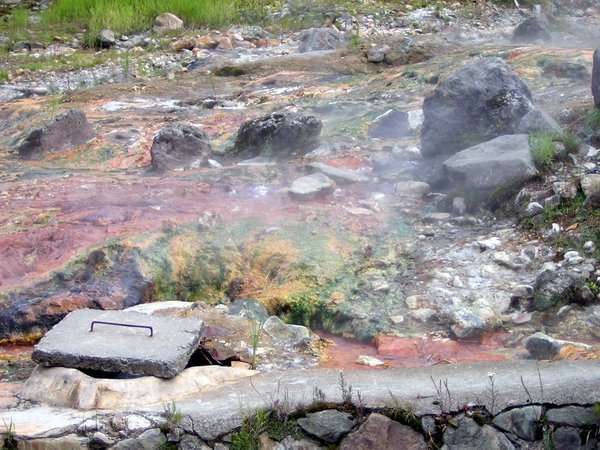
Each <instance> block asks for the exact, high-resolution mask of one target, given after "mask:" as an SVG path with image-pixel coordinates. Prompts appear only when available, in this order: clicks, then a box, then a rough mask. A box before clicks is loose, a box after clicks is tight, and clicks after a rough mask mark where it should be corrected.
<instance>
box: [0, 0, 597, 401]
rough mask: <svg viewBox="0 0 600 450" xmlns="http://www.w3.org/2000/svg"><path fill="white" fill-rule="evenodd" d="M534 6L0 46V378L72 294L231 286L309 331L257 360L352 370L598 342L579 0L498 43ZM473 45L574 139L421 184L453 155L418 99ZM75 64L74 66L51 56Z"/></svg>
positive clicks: (195, 296) (159, 295) (18, 376)
mask: <svg viewBox="0 0 600 450" xmlns="http://www.w3.org/2000/svg"><path fill="white" fill-rule="evenodd" d="M292 12H293V11H292ZM323 12H325V13H326V12H327V11H323ZM283 13H285V11H284V12H283ZM531 13H532V10H529V9H523V10H517V9H516V8H513V7H509V8H507V7H502V6H498V5H494V4H485V3H480V4H475V5H471V6H469V7H464V8H463V7H460V5H455V6H450V5H448V7H447V8H442V9H439V8H438V9H437V10H436V9H434V8H428V9H416V10H413V11H405V12H398V11H394V10H392V9H390V8H387V9H386V8H383V7H382V8H379V9H378V8H375V9H374V10H373V12H372V14H363V15H357V16H356V17H354V19H353V18H352V17H349V13H348V12H347V11H335V14H334V15H333V17H336V19H335V23H334V24H335V28H332V27H330V26H326V27H323V28H317V29H315V30H314V31H312V32H307V31H303V32H285V33H281V32H280V33H274V32H267V31H265V30H264V29H261V28H259V27H234V28H233V27H232V28H231V29H229V30H226V31H220V32H216V31H212V32H206V33H201V34H197V33H195V32H181V33H178V34H175V35H173V36H174V37H165V36H164V35H160V34H157V33H154V32H150V31H149V32H147V33H143V34H140V35H136V36H127V37H126V38H125V37H121V38H120V39H119V38H118V37H117V38H116V39H115V43H114V44H113V45H112V46H111V48H110V49H107V50H101V51H98V52H92V51H91V50H85V49H82V48H81V44H80V42H79V41H78V40H77V39H75V40H74V41H73V42H59V43H54V44H52V45H46V46H39V47H38V46H36V45H31V43H29V44H30V45H26V44H27V43H25V44H23V43H17V42H12V43H10V48H11V51H10V52H8V54H7V56H6V58H5V59H4V60H3V61H2V62H1V63H0V68H1V69H3V70H5V71H6V72H7V73H8V76H7V78H8V80H7V81H6V82H4V83H3V84H1V85H0V98H2V99H3V103H2V104H1V105H0V117H1V118H2V122H1V123H0V204H1V205H2V208H0V249H1V254H2V258H1V259H0V300H1V301H0V316H1V317H2V323H3V327H2V328H1V329H0V339H2V341H3V342H5V343H6V344H7V346H5V347H3V349H2V360H3V361H7V363H6V364H3V365H2V368H1V369H0V374H1V376H2V380H3V381H7V382H14V381H15V380H16V381H19V380H23V379H24V378H25V377H26V376H27V375H28V374H29V372H30V370H31V368H32V367H31V365H30V363H29V362H28V355H29V350H28V347H27V346H23V344H26V343H31V342H35V340H36V339H38V338H39V337H40V336H41V335H42V334H43V333H44V332H45V330H47V329H48V327H50V326H52V325H53V324H55V323H56V322H57V321H58V320H60V318H62V317H63V316H64V315H65V314H66V313H67V312H69V311H71V310H73V309H77V308H82V307H92V308H101V309H121V308H125V307H131V306H134V305H138V304H143V303H151V302H160V301H164V300H180V301H185V302H196V303H194V305H196V306H197V307H195V309H197V310H204V311H205V314H206V315H207V316H206V317H205V318H204V320H214V321H215V323H219V322H223V321H224V320H225V319H223V317H235V316H234V315H231V316H226V315H225V312H226V311H229V312H230V313H231V314H233V313H234V311H236V308H238V307H239V305H240V301H242V300H245V299H251V300H252V302H253V303H252V304H255V305H256V304H258V303H260V304H261V305H262V307H264V308H265V311H264V318H266V317H268V316H270V315H277V316H279V317H280V318H281V319H283V320H284V321H287V322H289V323H295V324H299V325H306V326H308V327H309V328H311V329H313V330H314V331H316V332H317V333H319V332H322V334H323V336H324V337H325V338H327V339H328V340H329V341H330V342H329V344H328V345H326V344H327V343H326V342H324V341H323V340H319V339H317V338H315V337H314V336H311V338H310V339H309V341H311V342H312V345H310V346H306V341H304V342H303V346H301V347H300V349H298V348H296V349H295V350H294V351H296V352H297V354H296V356H294V353H293V352H292V353H290V354H285V352H283V353H282V351H280V350H271V351H265V352H263V353H262V354H260V355H259V358H258V362H259V369H261V365H262V370H272V369H281V368H282V367H288V368H289V367H307V366H310V365H314V364H317V363H318V362H319V361H320V364H321V365H324V366H328V367H334V368H349V367H351V368H356V369H358V368H361V367H366V366H364V365H359V364H356V360H357V358H358V357H359V355H365V356H371V357H373V358H374V360H368V361H369V364H375V365H377V364H379V365H380V366H381V367H390V366H391V367H403V366H407V365H433V364H440V363H454V362H461V361H463V362H464V361H471V360H499V359H511V358H513V359H515V358H516V359H520V358H526V357H532V356H533V357H537V358H540V359H551V358H567V359H581V358H593V357H595V356H596V355H597V351H596V350H595V345H596V343H597V339H598V337H599V336H598V329H599V328H598V323H599V322H598V321H600V309H599V307H598V299H599V295H600V288H599V285H600V282H598V277H599V275H600V274H599V272H598V270H599V267H598V257H599V256H600V255H599V254H598V248H600V238H599V236H598V231H597V230H598V227H599V226H600V223H599V219H598V217H599V216H598V205H597V204H596V203H593V198H595V197H594V196H595V195H597V194H594V192H597V189H598V185H597V184H594V183H597V181H595V180H597V179H596V178H595V177H596V176H597V175H596V174H597V173H598V171H599V167H600V166H599V164H600V156H599V153H598V150H596V146H597V145H598V143H599V141H598V136H597V134H596V131H595V130H594V129H593V127H591V126H590V125H589V123H587V122H586V114H588V111H590V110H591V109H592V108H593V106H594V99H593V97H592V92H591V90H590V84H591V78H592V59H593V58H592V53H593V48H594V46H596V45H597V43H598V42H599V40H600V36H599V33H598V30H599V29H600V27H599V26H598V25H599V24H600V12H599V11H598V9H597V5H594V4H586V3H585V2H579V3H578V4H573V3H572V2H555V3H554V4H553V7H551V8H550V7H548V8H545V10H544V11H543V13H544V14H545V17H546V22H544V21H542V25H543V29H544V30H545V33H547V34H544V32H541V33H539V32H538V34H537V35H534V36H533V37H532V36H529V37H528V38H527V39H525V41H521V40H520V38H519V39H517V40H516V42H515V39H514V33H515V27H516V26H517V25H518V24H519V23H521V22H522V21H523V20H524V19H525V18H526V17H527V16H528V15H530V14H531ZM331 17H332V15H331V14H326V15H325V16H324V18H323V20H322V23H319V24H318V25H319V26H321V25H323V24H324V25H329V22H328V21H330V19H331ZM357 27H358V38H359V39H353V37H354V36H355V35H356V29H357ZM338 29H339V30H340V31H339V33H338V32H336V31H335V30H338ZM544 30H542V31H544ZM17 44H18V45H17ZM485 57H499V58H501V60H502V64H506V65H507V66H508V67H510V69H512V71H513V72H514V74H516V76H518V77H519V79H521V80H523V81H524V82H525V83H526V85H527V86H528V89H529V90H530V91H531V95H530V96H528V94H526V93H525V94H523V98H525V100H526V104H527V108H535V109H537V110H541V111H545V112H546V113H548V114H549V115H550V116H551V117H552V118H553V119H554V120H555V121H556V122H557V124H556V126H557V127H560V128H561V129H562V130H564V131H565V132H568V133H571V134H572V135H574V136H576V137H577V138H578V139H579V140H580V141H582V144H581V145H580V146H579V147H578V148H577V149H571V153H570V154H569V155H566V154H561V151H562V150H565V147H566V142H565V144H564V145H563V147H562V150H561V147H560V144H559V143H558V141H556V142H554V143H552V148H553V151H554V153H555V155H554V156H555V157H554V158H551V160H550V161H549V162H548V163H547V164H546V165H545V166H544V165H541V166H540V164H539V161H538V162H537V166H535V167H534V165H533V161H532V162H531V164H530V166H529V167H530V169H531V170H532V171H534V172H532V173H534V175H533V176H531V177H530V178H531V179H530V180H529V181H528V183H527V184H526V185H525V189H523V190H522V189H521V188H522V187H523V185H519V186H518V187H519V189H515V188H513V187H512V185H511V186H508V185H507V184H506V183H505V184H497V185H495V186H494V191H493V194H494V195H491V193H490V192H487V191H486V192H487V194H486V199H485V201H482V200H481V199H480V198H477V201H476V200H475V197H476V196H473V195H470V194H472V193H474V192H480V191H482V189H483V188H482V187H481V186H475V185H469V184H464V183H463V184H461V183H459V182H458V181H456V180H457V179H452V180H446V179H444V178H443V176H440V167H441V166H440V165H443V164H446V166H445V167H446V170H458V169H455V168H453V169H448V167H450V166H448V165H447V164H448V162H447V161H446V159H447V158H448V157H449V156H450V154H446V155H437V154H436V155H433V154H432V150H430V148H431V146H429V147H428V145H429V144H428V142H431V139H430V137H429V136H430V132H431V130H432V125H431V119H430V117H431V116H430V115H428V114H431V113H428V111H427V108H426V107H424V99H425V98H426V97H427V96H430V95H431V94H433V93H435V92H436V90H437V92H441V90H442V87H443V86H444V84H443V83H444V80H446V79H448V78H450V79H451V77H452V74H456V73H459V72H460V71H461V69H463V68H464V67H466V66H468V65H469V64H470V63H472V62H477V61H481V60H484V58H485ZM76 59H78V60H79V61H82V60H83V59H85V60H86V61H87V60H90V59H92V60H94V61H95V62H96V65H94V66H93V67H89V68H78V67H80V66H68V65H69V64H73V63H74V61H75V60H76ZM33 61H42V62H43V63H45V67H42V68H39V66H35V67H37V69H36V70H35V71H34V70H32V69H31V67H34V66H32V65H31V62H33ZM28 64H29V65H28ZM67 66H68V67H67ZM502 70H504V69H502ZM484 78H485V79H487V78H489V77H487V78H486V77H484ZM448 84H450V83H448ZM507 104H509V105H510V104H511V102H507ZM70 110H78V111H82V112H83V115H84V116H85V117H83V116H78V115H70V116H64V114H65V113H67V112H68V111H70ZM390 110H391V111H392V112H391V113H389V112H388V111H390ZM424 110H425V111H424ZM272 113H276V115H273V114H272ZM277 114H279V115H277ZM268 115H270V116H268ZM513 115H514V114H512V115H510V117H509V119H511V118H512V116H513ZM521 116H522V114H521ZM521 116H519V119H520V118H521ZM65 117H66V119H65ZM428 117H429V119H428ZM259 118H262V119H259ZM248 120H253V121H254V122H252V123H251V124H250V125H251V126H250V125H248V122H246V121H248ZM498 120H505V117H504V116H499V119H498ZM511 120H512V119H511ZM428 121H429V122H428ZM444 122H446V121H438V122H437V123H435V126H434V127H433V129H434V131H435V130H437V133H438V136H441V138H440V139H441V141H442V145H436V146H434V147H435V148H445V147H448V151H449V147H450V146H451V142H452V139H451V135H452V133H453V130H457V129H459V130H462V129H463V127H464V132H461V134H460V136H458V137H457V139H456V140H455V141H456V142H455V143H456V145H457V146H458V147H462V148H460V149H455V150H454V151H459V150H462V149H464V148H466V147H470V146H471V145H474V144H478V143H479V142H480V141H481V140H484V139H482V137H481V136H479V134H480V130H468V129H467V125H455V124H454V123H453V122H452V120H448V121H447V124H445V123H444ZM469 122H470V123H474V122H476V120H474V119H471V120H469ZM288 123H291V124H293V125H287V124H288ZM548 123H549V122H548ZM55 124H58V125H55ZM178 124H182V125H178ZM183 124H185V126H189V125H192V126H194V127H197V128H185V126H184V125H183ZM242 124H244V127H246V128H244V127H242ZM281 124H283V125H281ZM298 124H300V125H298ZM519 126H520V125H519ZM240 127H242V128H240ZM261 127H262V128H261ZM277 127H281V128H277ZM511 127H512V128H511V129H513V131H514V129H516V128H517V125H516V124H515V125H514V126H513V125H511ZM265 129H267V130H268V129H278V130H280V129H283V131H281V132H279V131H278V133H280V134H279V135H278V134H274V135H268V134H267V135H268V136H269V137H268V138H264V136H265V135H264V134H261V133H262V131H260V130H265ZM34 130H40V131H38V132H34V134H33V135H32V134H31V133H32V131H34ZM161 130H162V131H161ZM165 130H167V131H165ZM202 130H203V131H202ZM244 130H246V131H244ZM256 130H258V131H256ZM439 130H442V132H440V131H439ZM159 132H160V133H159ZM163 133H164V134H163ZM497 134H512V133H497ZM160 136H163V137H162V138H160ZM422 136H423V139H422ZM488 137H489V138H492V137H495V136H491V135H490V136H488ZM523 139H525V142H528V141H527V138H523ZM540 139H542V138H540ZM289 142H293V144H294V145H293V146H290V145H288V143H289ZM40 143H41V144H40ZM173 143H174V144H173ZM511 145H513V144H511ZM515 146H516V144H515ZM181 147H185V148H188V147H189V148H191V150H190V152H189V153H186V152H180V153H179V154H178V153H177V152H176V150H175V149H178V148H181ZM49 149H50V151H48V150H49ZM198 149H200V150H198ZM444 151H445V150H444ZM482 151H484V150H482ZM527 153H528V154H529V153H530V150H529V147H527ZM563 153H566V152H564V151H563ZM190 155H191V156H190ZM453 167H455V166H453ZM468 170H470V173H471V174H474V173H475V172H477V171H478V170H481V169H473V168H470V169H468ZM511 170H513V169H511ZM514 170H515V171H516V169H514ZM307 175H308V178H306V176H307ZM473 178H476V177H473ZM450 181H451V182H452V183H455V184H452V183H450V184H449V182H450ZM505 181H510V182H511V183H512V181H513V180H512V179H508V180H505ZM594 186H595V187H594ZM500 188H502V189H500ZM485 189H488V187H487V186H486V187H485ZM485 189H483V191H484V190H485ZM594 189H596V190H594ZM483 191H482V192H483ZM500 194H501V195H500ZM590 199H592V200H590ZM596 201H597V200H596ZM590 205H591V206H590ZM235 305H238V306H235ZM231 308H233V309H231ZM259 309H260V308H259ZM261 311H262V310H261ZM261 314H263V313H262V312H261ZM211 315H212V316H211ZM213 316H214V317H213ZM211 317H212V319H211ZM215 317H216V318H215ZM261 317H263V316H262V315H261ZM228 320H229V319H228ZM235 320H238V319H231V323H229V326H228V327H223V326H221V325H219V327H221V328H227V329H228V332H227V333H226V334H227V335H228V336H229V337H228V338H222V337H219V336H220V334H219V333H218V327H217V326H216V325H215V328H214V330H213V331H214V332H215V336H209V337H208V339H207V342H206V345H207V348H208V349H209V350H212V351H213V353H216V354H218V355H220V356H221V357H223V358H227V357H230V356H232V355H235V356H236V358H237V359H242V360H244V361H247V362H248V361H249V348H250V343H249V339H248V338H244V337H243V336H245V335H247V334H248V327H249V326H248V324H247V323H244V324H241V325H240V323H239V322H236V323H237V325H235V326H234V325H233V322H234V321H235ZM281 325H282V326H283V324H281ZM281 329H283V328H281ZM536 332H543V333H545V335H544V334H542V335H540V334H538V335H536V337H535V339H534V338H530V339H529V341H525V338H528V337H531V336H532V335H534V333H536ZM307 333H308V331H307ZM223 334H225V333H223ZM284 334H285V333H284ZM546 335H549V336H551V337H550V338H548V337H547V336H546ZM265 336H266V335H265ZM282 336H283V337H282ZM285 336H287V335H285ZM285 336H284V335H281V334H274V335H269V337H268V338H267V337H265V338H264V339H265V348H277V345H280V344H281V343H282V342H284V341H286V340H287V337H285ZM344 338H349V339H351V340H350V341H347V340H345V339H344ZM267 339H273V340H274V342H270V341H269V342H267V341H266V340H267ZM278 339H279V341H280V342H277V340H278ZM538 339H539V340H538ZM565 340H567V341H569V342H566V341H565ZM356 341H361V343H358V342H356ZM332 342H333V343H334V345H331V343H332ZM527 342H529V343H530V344H529V345H528V349H529V353H528V352H527V351H525V349H524V347H525V345H526V343H527ZM8 344H11V345H8ZM15 345H18V347H16V346H15ZM272 346H275V347H272ZM282 355H283V356H284V357H283V358H281V356H282ZM319 357H320V358H319ZM378 370H379V369H378ZM7 386H9V387H10V386H12V387H10V389H8V390H9V391H10V392H15V391H16V390H17V389H18V387H17V388H15V387H14V386H15V385H7ZM17 386H18V385H17ZM4 398H6V399H7V400H6V404H7V405H9V406H14V405H15V402H18V399H15V397H14V396H13V395H12V394H11V393H9V394H7V395H6V397H3V398H0V400H2V401H4V400H3V399H4Z"/></svg>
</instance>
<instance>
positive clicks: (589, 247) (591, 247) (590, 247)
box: [583, 241, 596, 255]
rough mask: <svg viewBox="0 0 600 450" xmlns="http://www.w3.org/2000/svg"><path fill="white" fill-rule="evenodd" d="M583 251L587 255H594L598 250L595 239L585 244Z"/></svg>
mask: <svg viewBox="0 0 600 450" xmlns="http://www.w3.org/2000/svg"><path fill="white" fill-rule="evenodd" d="M583 251H584V252H585V254H586V255H592V254H593V253H594V252H595V251H596V244H594V242H593V241H587V242H586V243H585V244H583Z"/></svg>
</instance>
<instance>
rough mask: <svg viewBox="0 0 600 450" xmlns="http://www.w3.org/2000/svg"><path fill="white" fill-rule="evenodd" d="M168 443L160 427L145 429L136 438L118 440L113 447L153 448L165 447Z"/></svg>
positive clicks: (133, 449) (124, 449)
mask: <svg viewBox="0 0 600 450" xmlns="http://www.w3.org/2000/svg"><path fill="white" fill-rule="evenodd" d="M166 443H167V438H166V436H165V435H164V434H163V433H162V431H160V429H158V428H152V429H150V430H147V431H144V432H143V433H142V434H141V435H139V436H138V437H136V438H131V439H125V440H123V441H120V442H117V444H116V445H115V446H114V447H112V448H113V449H114V450H153V449H158V448H164V446H165V445H166Z"/></svg>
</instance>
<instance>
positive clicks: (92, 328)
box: [90, 320, 154, 337]
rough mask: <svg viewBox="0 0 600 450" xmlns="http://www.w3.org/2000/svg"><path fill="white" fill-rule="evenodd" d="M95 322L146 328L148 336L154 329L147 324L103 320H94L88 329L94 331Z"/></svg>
mask: <svg viewBox="0 0 600 450" xmlns="http://www.w3.org/2000/svg"><path fill="white" fill-rule="evenodd" d="M97 323H101V324H104V325H114V326H116V327H131V328H146V329H148V330H150V337H152V336H154V330H153V329H152V327H151V326H149V325H133V324H130V323H117V322H104V321H103V320H94V321H93V322H92V325H91V326H90V331H94V325H95V324H97Z"/></svg>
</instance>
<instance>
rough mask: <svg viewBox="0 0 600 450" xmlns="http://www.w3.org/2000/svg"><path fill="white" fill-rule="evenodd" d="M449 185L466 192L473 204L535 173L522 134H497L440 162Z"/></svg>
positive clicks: (487, 198)
mask: <svg viewBox="0 0 600 450" xmlns="http://www.w3.org/2000/svg"><path fill="white" fill-rule="evenodd" d="M444 169H445V172H446V176H447V181H448V182H449V185H450V187H451V188H453V189H454V190H456V191H458V192H463V193H466V194H468V197H467V198H466V200H467V201H468V203H469V206H471V207H473V206H475V205H477V204H479V203H481V202H485V201H487V200H489V199H490V195H491V194H498V191H499V190H500V189H504V188H510V189H511V190H514V189H516V188H518V187H519V185H522V184H524V183H525V182H527V181H528V180H530V179H531V178H533V177H534V176H535V175H536V174H537V169H536V168H535V161H534V159H533V155H532V153H531V149H530V147H529V138H528V136H527V135H526V134H516V135H508V136H499V137H497V138H495V139H492V140H491V141H488V142H484V143H482V144H478V145H475V146H473V147H470V148H468V149H466V150H463V151H461V152H459V153H457V154H455V155H454V156H452V157H450V158H449V159H447V160H446V161H445V162H444Z"/></svg>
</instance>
